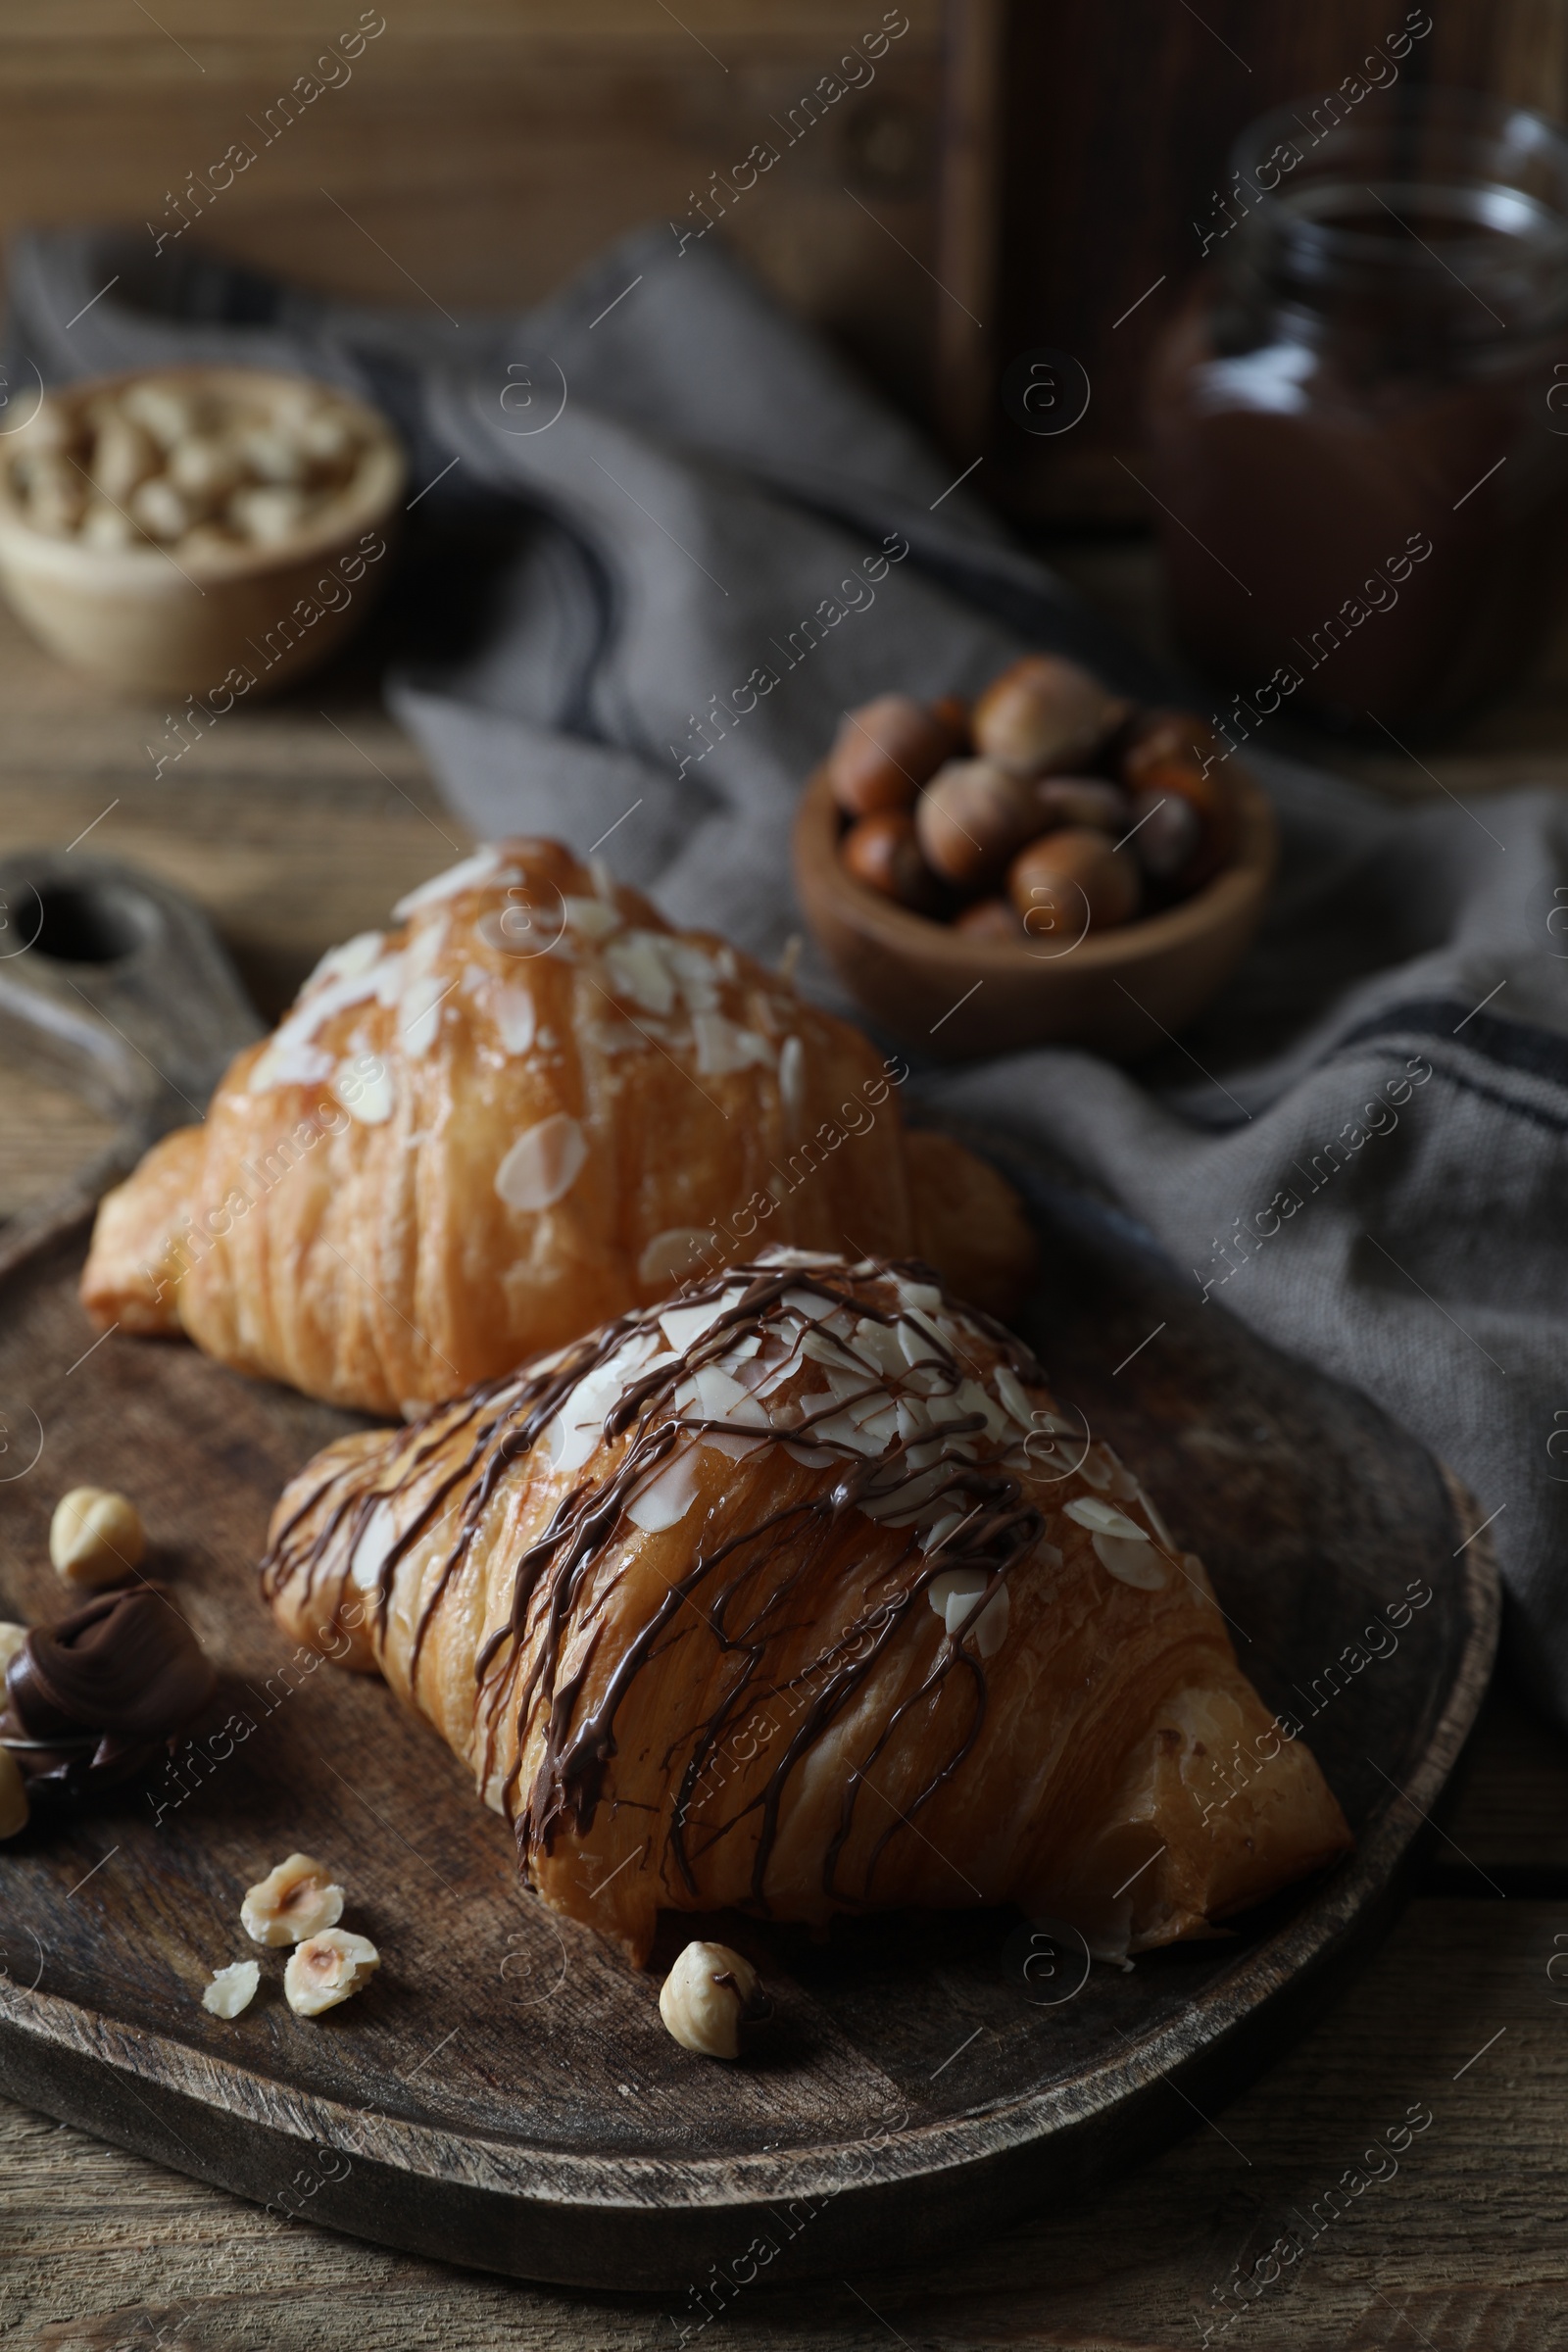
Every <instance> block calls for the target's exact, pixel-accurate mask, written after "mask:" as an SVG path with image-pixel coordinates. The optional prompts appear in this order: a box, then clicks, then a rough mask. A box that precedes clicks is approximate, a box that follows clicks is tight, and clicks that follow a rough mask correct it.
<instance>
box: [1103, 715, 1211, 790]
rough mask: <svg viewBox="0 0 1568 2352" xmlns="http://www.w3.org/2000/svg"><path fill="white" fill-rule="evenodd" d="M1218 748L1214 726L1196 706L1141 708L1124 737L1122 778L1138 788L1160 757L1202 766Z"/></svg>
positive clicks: (1130, 722) (1134, 787)
mask: <svg viewBox="0 0 1568 2352" xmlns="http://www.w3.org/2000/svg"><path fill="white" fill-rule="evenodd" d="M1218 750H1219V740H1218V738H1217V736H1216V735H1215V733H1214V730H1213V728H1212V727H1211V726H1210V725H1209V723H1208V721H1207V719H1205V718H1200V717H1199V716H1198V713H1197V712H1196V711H1139V713H1138V715H1137V717H1136V718H1134V719H1132V720H1130V721H1129V723H1128V725H1127V728H1126V730H1125V733H1124V735H1123V738H1122V742H1121V746H1120V753H1121V757H1120V760H1119V762H1118V766H1119V770H1120V774H1121V780H1122V782H1123V783H1124V784H1126V785H1128V786H1129V787H1130V788H1131V789H1132V790H1133V791H1135V792H1136V791H1137V790H1138V789H1139V788H1140V787H1141V786H1142V785H1143V783H1144V782H1145V780H1146V778H1147V776H1148V773H1149V770H1150V769H1151V768H1152V767H1153V766H1155V765H1156V764H1157V763H1158V762H1159V761H1161V760H1185V761H1187V762H1189V763H1190V764H1191V765H1193V766H1196V767H1200V768H1201V766H1202V764H1203V761H1204V760H1206V759H1211V758H1212V757H1213V755H1214V754H1215V753H1216V752H1217V751H1218Z"/></svg>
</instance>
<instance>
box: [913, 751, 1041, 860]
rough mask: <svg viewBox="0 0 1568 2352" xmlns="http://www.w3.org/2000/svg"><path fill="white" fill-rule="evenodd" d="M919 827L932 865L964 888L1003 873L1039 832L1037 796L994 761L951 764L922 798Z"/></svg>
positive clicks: (917, 819)
mask: <svg viewBox="0 0 1568 2352" xmlns="http://www.w3.org/2000/svg"><path fill="white" fill-rule="evenodd" d="M914 827H915V833H916V835H917V837H918V840H919V843H920V847H921V849H922V850H923V851H924V853H925V861H926V863H927V865H929V866H931V867H933V868H934V870H935V871H936V872H937V873H939V874H940V875H942V877H943V879H944V880H945V881H948V882H956V883H957V884H958V886H959V888H960V889H971V888H977V887H979V886H980V885H982V884H984V883H986V882H988V881H989V880H990V879H991V877H992V875H993V874H997V873H1000V872H1001V870H1002V868H1003V866H1004V865H1005V863H1006V861H1007V859H1008V858H1010V857H1011V856H1012V853H1013V851H1014V850H1016V849H1019V848H1021V847H1022V845H1023V843H1024V842H1026V841H1027V840H1028V839H1029V837H1030V835H1031V834H1033V833H1037V832H1038V831H1039V830H1040V824H1039V819H1038V817H1037V816H1036V814H1035V807H1034V797H1033V795H1032V793H1031V792H1030V790H1029V787H1028V785H1027V784H1026V783H1024V782H1023V780H1022V779H1021V778H1020V777H1018V776H1015V775H1014V774H1012V772H1011V771H1010V770H1009V769H1007V768H1005V767H1003V766H1001V765H999V763H998V762H997V761H996V760H950V761H949V762H948V765H947V766H946V767H944V768H942V769H941V770H940V771H939V772H938V774H937V775H936V776H935V777H933V779H932V781H931V782H930V783H929V784H928V785H927V786H926V788H925V790H924V792H923V793H922V794H921V795H920V799H919V802H918V804H917V805H916V808H915V811H914Z"/></svg>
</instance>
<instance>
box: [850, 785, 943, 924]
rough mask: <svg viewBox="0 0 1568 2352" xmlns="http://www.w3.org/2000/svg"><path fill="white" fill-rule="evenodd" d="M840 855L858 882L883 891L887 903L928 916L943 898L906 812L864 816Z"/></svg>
mask: <svg viewBox="0 0 1568 2352" xmlns="http://www.w3.org/2000/svg"><path fill="white" fill-rule="evenodd" d="M839 855H840V857H841V858H843V860H844V862H845V865H846V866H847V867H848V868H849V870H850V872H851V873H852V874H853V875H854V876H855V879H856V880H857V882H863V883H864V884H865V887H866V888H867V890H875V891H880V893H881V894H882V896H883V898H885V899H896V900H897V901H898V903H899V905H900V906H901V907H913V908H914V909H915V911H916V912H917V913H928V912H929V911H930V910H931V909H932V908H933V907H935V906H936V904H937V902H938V900H939V898H940V895H941V893H940V891H939V889H938V885H937V880H936V876H935V875H934V874H933V873H932V871H931V869H930V867H929V866H928V865H927V864H926V861H925V859H924V858H922V857H921V855H920V845H919V842H918V841H917V840H916V839H915V831H914V819H913V817H912V816H911V815H910V814H909V812H908V810H907V809H880V810H879V811H878V812H877V813H876V815H874V816H862V817H861V819H860V821H859V823H858V825H852V826H851V827H850V829H849V831H848V833H846V834H845V836H844V839H843V841H842V842H841V843H840V844H839Z"/></svg>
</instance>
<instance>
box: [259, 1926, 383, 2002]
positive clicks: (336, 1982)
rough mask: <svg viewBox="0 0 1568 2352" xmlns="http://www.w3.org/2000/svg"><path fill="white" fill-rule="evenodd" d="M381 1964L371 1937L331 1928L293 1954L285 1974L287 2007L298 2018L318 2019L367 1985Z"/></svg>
mask: <svg viewBox="0 0 1568 2352" xmlns="http://www.w3.org/2000/svg"><path fill="white" fill-rule="evenodd" d="M380 1965H381V1955H380V1953H379V1952H378V1951H377V1950H376V1948H375V1946H374V1944H373V1943H372V1942H371V1941H370V1939H369V1937H368V1936H351V1935H350V1934H349V1932H348V1930H347V1929H346V1928H328V1929H327V1930H326V1931H325V1933H324V1934H323V1935H320V1936H312V1937H311V1939H310V1941H309V1942H308V1943H301V1944H297V1945H296V1946H295V1948H294V1950H293V1951H292V1952H290V1954H289V1958H288V1966H287V1968H285V1969H284V1971H283V1990H284V1992H285V1994H286V1995H287V1996H288V2005H289V2007H290V2008H291V2009H292V2010H293V2012H294V2014H295V2016H296V2017H319V2016H320V2014H321V2011H322V2010H323V2009H335V2008H336V2007H337V2005H338V2003H339V2001H346V2000H347V1999H348V1997H349V1995H350V1993H353V1992H358V1991H359V1989H360V1987H361V1985H367V1984H368V1983H369V1980H370V1977H371V1975H372V1974H373V1973H374V1971H375V1970H376V1969H378V1968H379V1967H380Z"/></svg>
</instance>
